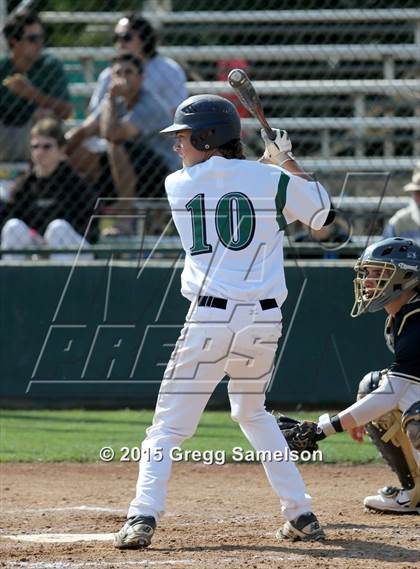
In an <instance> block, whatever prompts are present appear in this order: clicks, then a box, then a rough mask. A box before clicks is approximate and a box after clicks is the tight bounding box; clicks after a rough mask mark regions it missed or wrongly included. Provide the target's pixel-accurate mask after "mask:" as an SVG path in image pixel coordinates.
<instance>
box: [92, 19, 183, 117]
mask: <svg viewBox="0 0 420 569" xmlns="http://www.w3.org/2000/svg"><path fill="white" fill-rule="evenodd" d="M114 45H115V47H116V49H117V50H118V51H129V52H130V53H132V54H133V55H135V56H136V57H138V58H139V59H140V61H141V62H142V63H143V67H144V82H143V87H144V89H146V90H147V91H149V92H150V93H152V94H153V96H154V97H155V98H156V102H157V103H159V105H161V106H162V108H163V109H164V110H165V111H168V112H170V113H171V115H173V114H174V112H175V109H176V108H177V106H178V105H179V104H180V103H181V101H184V100H185V99H186V98H187V97H188V94H187V90H186V76H185V73H184V70H183V69H182V67H181V66H180V65H179V64H178V63H177V62H176V61H174V60H173V59H170V58H169V57H163V56H162V55H160V54H159V52H158V51H157V36H156V31H155V30H154V29H153V27H152V26H151V24H150V22H148V21H147V20H146V18H144V17H143V16H142V15H141V14H139V13H134V12H133V13H130V14H127V15H126V16H124V17H123V18H121V19H120V20H119V22H118V23H117V25H116V26H115V30H114ZM110 84H111V67H107V68H106V69H104V70H103V71H102V73H101V74H100V75H99V79H98V85H97V87H96V89H95V92H94V93H93V95H92V98H91V100H90V103H89V111H90V112H94V111H95V110H96V109H97V108H98V106H99V105H100V103H101V101H102V99H103V98H104V97H105V96H106V94H107V93H108V91H109V86H110Z"/></svg>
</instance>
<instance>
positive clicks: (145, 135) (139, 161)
mask: <svg viewBox="0 0 420 569" xmlns="http://www.w3.org/2000/svg"><path fill="white" fill-rule="evenodd" d="M111 68H112V73H111V83H110V84H109V88H108V91H107V94H106V96H105V97H103V99H102V101H101V104H100V105H99V106H98V107H97V108H96V109H95V111H94V112H93V113H92V114H91V115H89V116H88V117H87V119H86V120H85V121H84V123H83V124H82V125H81V126H79V127H75V128H74V129H72V130H71V131H69V132H68V133H67V135H66V138H67V141H68V146H67V152H68V154H69V155H71V156H72V158H75V159H76V161H77V162H78V163H79V166H80V168H81V169H82V170H83V171H85V172H86V173H89V170H90V173H91V174H92V170H96V171H97V172H99V173H101V177H102V180H104V179H105V178H106V175H105V176H104V172H106V171H107V169H108V168H110V170H111V174H112V179H113V182H114V186H115V190H116V193H117V197H119V198H134V197H136V196H137V197H139V196H140V197H151V196H153V197H161V196H163V195H164V180H165V177H166V176H167V174H168V173H169V172H173V171H174V170H176V169H178V168H179V167H180V165H179V159H178V157H177V156H174V154H175V153H174V152H173V151H172V143H171V142H170V141H169V140H165V139H163V137H161V136H160V135H159V131H160V130H161V129H162V128H163V127H164V126H165V124H167V122H168V120H169V121H171V120H172V117H171V115H170V114H169V112H168V111H165V110H164V109H162V107H161V106H160V105H159V103H158V101H157V100H156V98H155V97H154V96H153V95H152V94H151V93H150V92H149V91H146V90H145V89H144V88H143V86H142V85H143V66H142V63H141V61H140V60H139V59H138V58H137V57H136V56H134V55H133V54H132V53H130V52H120V53H118V54H117V55H115V56H114V58H113V60H112V66H111ZM93 136H100V137H102V138H103V139H106V141H107V146H106V155H105V156H101V155H100V154H96V156H95V155H94V154H93V153H88V152H89V151H88V150H86V151H85V149H84V148H83V147H82V145H83V143H84V142H85V141H86V140H87V139H89V138H90V137H93ZM87 157H88V159H87ZM80 158H82V159H83V162H81V160H80ZM73 163H75V162H73ZM92 178H93V179H94V180H97V177H95V175H94V176H92ZM97 184H98V185H99V184H100V180H99V182H98V181H97ZM101 195H104V193H103V192H102V194H101ZM119 207H120V206H119V204H117V207H116V208H114V213H120V212H119V211H118V209H119ZM131 207H132V203H131V202H130V201H129V200H128V201H124V204H123V206H122V208H123V211H124V213H130V208H131ZM116 232H117V233H130V232H131V226H130V223H129V222H128V221H126V222H123V221H121V223H119V224H118V230H117V231H116Z"/></svg>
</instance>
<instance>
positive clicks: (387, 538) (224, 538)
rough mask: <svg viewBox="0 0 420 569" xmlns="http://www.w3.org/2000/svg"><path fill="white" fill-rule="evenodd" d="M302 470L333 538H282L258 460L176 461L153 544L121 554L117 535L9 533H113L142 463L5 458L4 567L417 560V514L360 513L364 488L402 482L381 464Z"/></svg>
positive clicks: (350, 564) (0, 560) (104, 568)
mask: <svg viewBox="0 0 420 569" xmlns="http://www.w3.org/2000/svg"><path fill="white" fill-rule="evenodd" d="M301 471H302V473H303V475H304V477H305V480H306V482H307V486H308V490H309V492H310V493H311V494H312V495H313V497H314V504H315V510H316V512H317V514H318V515H319V518H320V520H321V522H322V523H323V524H324V526H325V529H326V532H327V535H328V541H326V542H324V543H321V544H309V543H308V544H305V543H303V544H302V543H288V542H279V541H277V540H276V539H275V537H274V533H275V530H276V528H277V527H278V526H279V525H280V524H281V523H282V518H281V516H280V515H279V514H278V504H277V500H276V498H275V496H274V494H273V492H272V491H271V489H270V488H269V486H268V484H267V482H266V479H265V476H264V473H263V470H262V468H261V466H259V465H244V464H233V465H232V464H230V465H223V466H216V465H215V466H204V465H201V464H176V465H174V471H173V477H172V479H171V485H170V495H169V502H168V511H167V515H166V516H165V517H164V518H163V520H162V522H161V524H160V526H159V529H158V531H157V533H156V535H155V539H154V541H153V544H152V546H151V547H150V548H149V549H147V550H144V551H123V552H121V551H118V550H115V549H114V548H113V547H112V544H111V542H110V541H102V542H101V541H88V542H77V543H27V542H23V541H14V540H11V539H9V538H5V537H4V536H6V535H16V534H18V535H22V534H26V535H27V534H36V533H42V534H45V533H46V534H57V533H61V534H76V533H77V534H108V533H110V532H113V531H116V530H117V529H119V527H120V525H121V523H122V522H123V520H124V517H125V509H126V506H127V504H128V502H129V500H130V499H131V498H132V496H133V491H134V487H135V481H136V477H137V465H136V464H133V463H131V464H90V465H84V464H38V465H37V464H3V465H2V466H1V484H2V488H1V499H2V503H1V510H2V512H1V513H2V524H1V525H2V529H1V535H2V538H1V539H0V567H7V568H16V567H22V568H27V569H79V568H82V567H86V568H89V569H125V568H128V569H129V568H131V567H139V568H141V567H155V566H156V567H164V568H165V567H178V566H179V567H187V568H188V567H193V568H194V569H195V568H198V569H202V568H215V567H217V569H219V568H225V567H229V568H230V569H237V568H238V569H239V568H242V567H247V568H248V567H249V568H253V569H254V568H255V569H262V568H264V569H266V568H271V567H273V568H277V567H278V568H280V567H282V568H287V569H292V568H296V569H306V568H316V569H319V568H323V567H329V568H330V567H331V568H334V569H336V568H337V569H344V568H345V569H349V568H354V567H363V568H364V569H372V568H375V569H381V568H386V567H392V568H393V569H400V568H401V569H402V568H404V569H414V568H415V567H417V568H418V567H420V554H419V552H418V544H419V537H420V535H419V534H420V524H419V520H420V518H419V517H418V516H380V515H374V514H364V513H363V512H362V509H361V501H362V499H363V497H364V496H365V495H366V494H369V493H372V491H375V490H376V489H377V488H378V487H379V486H380V485H383V484H385V483H395V480H394V478H393V476H392V475H391V474H390V473H389V471H388V470H387V469H386V468H385V467H384V466H379V465H374V466H358V467H354V466H331V465H305V466H304V467H302V469H301ZM50 537H51V535H50ZM104 539H109V536H105V537H104Z"/></svg>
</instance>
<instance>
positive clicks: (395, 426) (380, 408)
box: [279, 237, 420, 514]
mask: <svg viewBox="0 0 420 569" xmlns="http://www.w3.org/2000/svg"><path fill="white" fill-rule="evenodd" d="M355 271H356V273H357V276H356V279H355V281H354V284H355V303H354V306H353V310H352V316H354V317H356V316H359V315H360V314H364V313H367V312H376V311H377V310H380V309H382V308H384V309H385V311H386V312H387V314H388V318H387V320H386V323H385V339H386V342H387V345H388V347H389V349H390V350H391V351H392V352H393V353H394V361H393V362H392V364H391V365H390V366H389V368H388V369H384V370H382V371H373V372H370V373H368V374H367V375H365V377H364V378H363V379H362V381H361V382H360V385H359V393H358V401H357V402H356V403H354V404H353V405H351V406H350V407H348V408H347V409H345V410H344V411H341V412H340V413H338V415H334V416H332V417H330V416H329V415H328V414H324V415H322V416H321V417H320V418H319V420H318V424H317V425H316V424H314V425H313V430H311V429H310V428H308V427H309V426H310V425H308V423H302V424H301V425H298V426H296V427H294V429H292V431H294V433H293V432H292V433H290V432H289V433H286V429H285V434H286V438H288V439H289V441H290V445H291V446H294V442H295V440H296V439H297V440H298V441H299V445H300V446H301V447H303V446H304V439H305V437H307V439H308V441H309V440H310V439H311V438H312V437H313V439H314V440H315V441H316V440H322V438H325V436H328V435H332V434H334V433H336V432H340V431H343V430H348V431H350V432H351V433H352V436H353V438H355V439H356V440H362V439H363V429H361V428H360V427H362V426H364V425H366V431H367V432H368V434H369V436H370V438H371V439H372V441H373V443H374V444H375V445H376V447H377V448H378V450H379V452H380V453H381V454H382V456H383V458H384V459H385V461H386V462H387V463H388V465H389V466H390V467H391V469H392V470H393V471H394V472H395V473H396V474H397V476H398V478H399V481H400V484H401V487H400V488H397V487H394V486H386V487H384V488H382V489H380V490H379V491H378V494H375V495H373V496H367V497H366V498H365V500H364V506H365V509H366V510H368V511H371V512H380V513H394V514H416V513H417V514H420V248H419V247H418V246H417V245H416V244H415V242H414V241H411V240H409V239H403V238H400V237H393V238H390V239H384V240H382V241H380V242H378V243H374V244H372V245H370V246H369V247H368V248H367V249H366V250H365V251H364V253H363V254H362V256H361V257H360V259H359V260H358V261H357V263H356V266H355ZM279 424H280V423H279ZM286 428H287V425H286ZM304 431H305V432H304ZM289 437H290V438H289ZM308 448H309V447H308Z"/></svg>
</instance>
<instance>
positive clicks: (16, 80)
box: [0, 10, 72, 161]
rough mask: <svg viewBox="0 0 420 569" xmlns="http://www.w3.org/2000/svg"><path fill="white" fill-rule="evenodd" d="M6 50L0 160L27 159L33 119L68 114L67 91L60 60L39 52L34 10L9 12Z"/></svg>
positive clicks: (0, 63)
mask: <svg viewBox="0 0 420 569" xmlns="http://www.w3.org/2000/svg"><path fill="white" fill-rule="evenodd" d="M3 34H4V35H5V37H6V40H7V44H8V46H9V49H10V54H9V56H7V57H3V58H1V59H0V160H3V161H16V160H27V159H29V155H30V153H29V136H30V130H31V126H32V124H33V122H34V121H35V120H38V119H40V118H42V117H43V116H47V114H50V115H55V116H56V117H57V118H62V119H65V118H68V117H69V116H70V114H71V110H72V107H71V104H70V95H69V92H68V88H67V80H66V76H65V73H64V69H63V66H62V64H61V62H60V61H59V60H58V59H56V58H55V57H53V56H51V55H46V54H44V53H43V47H44V30H43V27H42V22H41V20H40V18H39V16H38V15H37V13H36V12H33V11H30V10H25V11H23V12H20V13H19V14H16V15H14V16H12V17H11V18H10V19H9V20H7V21H6V24H5V26H4V28H3Z"/></svg>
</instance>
